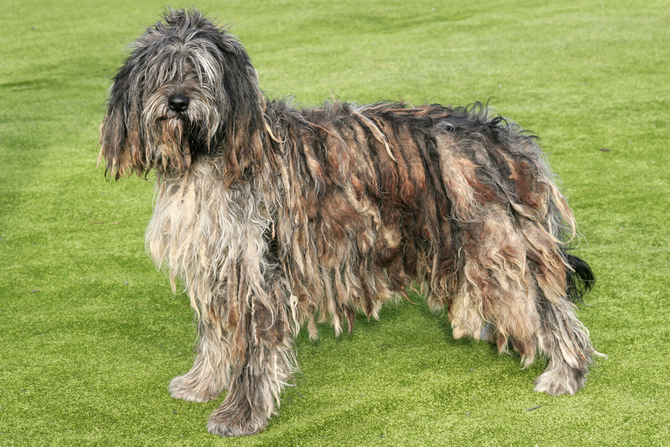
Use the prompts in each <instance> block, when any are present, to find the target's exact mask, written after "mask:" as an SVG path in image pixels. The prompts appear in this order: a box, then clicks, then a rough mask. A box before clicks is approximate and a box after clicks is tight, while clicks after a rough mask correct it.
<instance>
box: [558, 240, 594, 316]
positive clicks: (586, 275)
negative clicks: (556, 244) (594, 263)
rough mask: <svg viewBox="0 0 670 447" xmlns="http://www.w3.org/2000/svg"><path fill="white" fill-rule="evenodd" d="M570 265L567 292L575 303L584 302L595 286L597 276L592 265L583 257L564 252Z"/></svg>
mask: <svg viewBox="0 0 670 447" xmlns="http://www.w3.org/2000/svg"><path fill="white" fill-rule="evenodd" d="M563 256H564V258H565V262H566V264H567V265H568V269H567V270H568V271H567V283H568V287H567V294H568V298H570V300H571V301H572V302H573V303H582V304H584V301H583V300H582V298H583V297H584V295H586V293H588V292H589V290H591V289H592V288H593V285H594V284H595V282H596V277H595V275H594V274H593V270H591V267H590V266H589V265H588V264H587V263H586V261H584V260H583V259H581V258H578V257H577V256H573V255H571V254H568V253H565V252H564V253H563Z"/></svg>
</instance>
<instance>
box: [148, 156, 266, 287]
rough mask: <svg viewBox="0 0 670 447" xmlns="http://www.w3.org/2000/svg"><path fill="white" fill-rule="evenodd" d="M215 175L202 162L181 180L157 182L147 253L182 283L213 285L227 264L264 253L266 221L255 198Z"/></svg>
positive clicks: (249, 191)
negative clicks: (204, 281)
mask: <svg viewBox="0 0 670 447" xmlns="http://www.w3.org/2000/svg"><path fill="white" fill-rule="evenodd" d="M215 172H216V171H215V169H214V167H213V166H211V165H210V164H207V163H202V164H200V165H197V166H193V167H192V169H190V170H189V172H188V174H187V175H186V176H184V177H183V178H180V179H176V180H161V181H158V183H157V197H156V205H155V208H154V214H153V216H152V218H151V221H150V223H149V227H148V228H147V232H146V246H147V250H148V252H149V253H150V254H151V256H152V258H153V259H154V262H155V263H156V265H158V266H166V267H167V268H168V269H169V271H170V276H171V277H175V276H177V277H180V278H182V279H183V280H186V282H187V283H193V282H201V281H203V278H207V277H210V278H212V280H214V281H215V279H214V278H215V277H220V276H221V275H225V272H226V271H229V270H230V268H229V267H230V264H231V263H237V262H239V261H240V260H241V259H242V258H245V257H247V256H249V255H251V256H256V257H257V256H259V255H261V254H262V253H261V252H262V251H263V250H262V246H263V245H264V241H263V232H264V231H265V228H267V226H268V225H269V220H268V219H267V218H265V217H264V216H263V214H264V213H263V212H262V210H263V209H264V207H262V206H260V203H259V198H258V197H257V195H255V194H254V193H253V189H252V188H251V186H250V185H242V186H240V187H238V188H229V187H226V186H225V184H224V183H223V182H222V181H221V179H220V178H219V177H218V176H216V175H215ZM219 279H221V278H219ZM187 286H188V284H187Z"/></svg>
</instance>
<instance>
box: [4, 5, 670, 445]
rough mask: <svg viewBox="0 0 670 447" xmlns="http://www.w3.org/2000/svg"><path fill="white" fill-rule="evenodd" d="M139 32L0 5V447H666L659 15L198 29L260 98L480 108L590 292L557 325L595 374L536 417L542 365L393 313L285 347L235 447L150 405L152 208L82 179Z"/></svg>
mask: <svg viewBox="0 0 670 447" xmlns="http://www.w3.org/2000/svg"><path fill="white" fill-rule="evenodd" d="M190 4H191V3H189V4H188V5H190ZM188 5H187V6H188ZM163 6H164V3H163V2H158V1H146V2H145V1H142V2H140V1H136V0H135V1H126V0H117V1H114V2H107V3H102V2H100V3H97V2H93V1H86V0H84V1H82V0H76V1H74V0H59V1H53V0H43V1H35V0H21V1H18V0H3V2H2V5H0V238H1V239H0V432H1V433H0V446H37V445H63V446H69V445H100V446H107V445H109V446H124V445H127V446H137V445H156V446H171V445H175V446H181V445H191V446H200V445H221V446H227V445H231V446H232V445H235V446H238V445H239V446H246V445H254V446H296V445H299V446H373V445H380V446H388V445H397V446H431V445H436V446H441V445H458V446H461V445H462V446H467V445H472V446H489V445H490V446H498V445H510V446H535V445H538V446H552V445H574V446H584V445H627V446H631V445H632V446H638V445H639V446H651V445H668V443H669V442H670V441H668V439H670V411H669V410H668V408H670V297H669V293H670V292H669V291H670V250H669V247H670V225H669V224H668V218H669V217H670V216H669V214H670V181H669V180H670V169H669V168H670V166H669V164H670V159H669V158H670V157H669V151H668V137H669V133H668V132H669V118H670V33H669V32H668V29H669V26H670V7H669V5H668V2H667V1H656V0H646V1H641V0H640V1H619V2H591V1H581V2H580V1H562V2H554V1H549V0H544V1H540V0H534V1H512V0H499V1H493V0H491V1H476V2H473V1H470V0H454V1H449V2H447V1H442V2H439V1H425V0H415V1H411V2H408V1H404V0H402V1H395V2H382V1H366V2H361V1H360V0H351V1H349V0H341V1H337V2H317V1H307V0H305V1H292V0H283V1H269V2H250V1H248V0H240V1H228V2H225V3H224V2H214V1H210V0H205V1H202V2H199V3H198V5H197V6H198V7H200V8H201V9H202V10H204V11H206V12H208V13H209V14H210V16H211V17H214V18H216V19H218V20H219V21H220V22H224V23H228V24H230V26H231V28H232V30H233V32H234V33H236V34H237V35H238V36H239V37H240V38H241V39H242V41H243V42H244V44H245V46H246V47H247V49H248V51H249V53H250V55H251V57H252V59H253V61H254V64H255V66H256V68H257V69H258V72H259V74H260V80H261V86H262V88H263V89H264V90H265V91H266V92H267V93H268V95H269V96H271V97H283V96H287V95H295V97H296V101H297V102H298V103H300V104H302V105H305V106H309V105H315V104H319V103H321V102H323V101H324V100H326V99H329V98H330V97H331V95H336V96H338V97H340V98H341V99H344V100H355V101H357V102H361V103H363V102H371V101H376V100H379V99H398V98H399V96H400V97H402V98H403V99H404V100H405V101H409V102H412V103H415V104H421V103H423V102H439V103H443V104H454V105H465V104H468V103H471V102H473V101H477V100H479V101H487V100H489V99H491V104H492V105H494V106H495V107H496V108H497V109H498V111H499V112H500V113H502V114H503V115H505V116H508V117H510V118H512V119H514V120H515V121H517V122H519V123H520V124H522V125H523V126H524V127H526V128H528V129H531V130H533V131H535V132H536V133H538V134H539V135H540V136H541V137H542V142H543V147H544V148H545V150H546V152H547V153H549V154H550V155H549V160H550V163H551V165H552V167H553V169H554V170H555V171H556V172H557V173H558V174H559V175H560V176H561V178H562V184H563V188H564V190H565V192H566V194H567V195H568V196H569V199H570V202H571V204H572V206H573V208H574V211H575V214H576V216H577V219H578V222H579V223H580V230H581V232H582V233H583V235H584V236H585V237H584V238H583V239H582V241H581V246H580V249H579V255H580V256H582V257H584V258H585V259H586V260H588V261H589V262H590V263H591V264H592V266H593V268H594V270H595V271H596V273H597V275H598V278H599V279H598V283H597V286H596V288H595V290H594V291H593V293H592V294H591V295H590V296H589V298H588V303H589V304H590V307H583V308H582V309H581V310H580V318H581V319H582V321H583V322H584V323H585V324H586V325H587V326H588V327H589V329H590V330H591V336H592V340H593V342H594V344H595V346H596V348H597V349H598V350H599V351H601V352H604V353H606V354H607V355H608V358H607V359H600V360H599V361H598V362H597V365H596V366H595V367H594V368H592V374H591V376H590V378H589V382H588V384H587V386H586V388H584V389H583V390H582V391H580V392H579V393H578V394H577V395H576V396H572V397H549V396H546V395H543V394H538V393H535V392H533V391H532V380H533V379H534V378H535V377H536V376H537V375H539V374H540V373H541V371H542V369H543V367H544V364H543V363H542V362H537V363H536V364H535V365H533V366H532V367H530V368H528V369H527V370H519V358H518V356H505V355H503V356H499V355H498V354H497V353H496V351H495V350H494V349H493V348H491V347H490V346H488V345H487V344H485V343H476V342H473V341H468V340H465V341H464V340H453V338H452V337H451V331H450V329H449V325H448V322H447V321H446V318H444V317H442V318H440V317H438V316H434V315H431V314H430V312H428V310H427V308H426V306H425V304H423V302H422V301H420V304H418V305H412V304H409V303H406V302H405V303H403V304H401V305H399V306H395V307H394V306H391V307H387V308H385V310H384V311H383V312H382V314H381V321H379V322H376V321H372V322H367V321H365V319H359V321H358V322H357V328H356V330H355V331H354V333H353V334H352V335H351V336H343V337H341V338H339V339H335V338H334V336H333V332H332V330H331V329H330V328H329V327H328V326H327V325H324V326H322V327H321V339H320V341H318V342H316V343H311V342H309V341H308V340H307V338H306V337H304V336H302V335H301V337H300V338H299V339H298V340H297V349H298V360H299V363H300V365H301V368H302V373H300V374H299V375H298V376H297V379H296V386H295V387H292V388H289V389H287V390H286V391H285V392H284V394H283V396H284V399H283V404H282V406H281V409H280V415H279V416H278V417H275V418H274V419H273V420H272V422H271V424H270V426H269V427H268V429H267V430H266V431H265V432H264V433H262V434H261V435H259V436H255V437H249V438H243V439H233V440H228V439H222V438H218V437H214V436H211V435H209V434H207V431H206V428H205V424H206V421H207V417H208V415H209V413H210V412H211V411H212V410H213V409H214V408H215V407H216V406H217V405H218V403H219V402H211V403H208V404H191V403H185V402H181V401H175V400H173V399H171V398H170V396H169V394H168V392H167V383H168V381H169V380H170V379H171V378H172V377H173V376H176V375H178V374H182V373H184V372H186V371H187V370H188V369H189V367H190V364H191V362H192V358H193V353H192V349H191V348H192V346H193V340H194V337H195V324H194V321H193V317H192V313H191V311H190V310H189V307H188V299H187V298H186V297H185V296H184V295H179V296H176V297H174V296H172V294H171V292H170V288H169V285H168V280H167V279H166V278H165V277H164V276H163V275H162V274H159V273H156V272H155V271H154V268H153V266H152V264H151V262H150V260H149V258H148V256H147V255H146V254H145V252H144V248H143V232H144V228H145V226H146V224H147V222H148V219H149V217H150V215H151V200H152V194H153V184H152V182H151V181H143V180H140V179H137V178H133V179H129V180H124V181H121V182H119V183H110V182H107V181H105V179H104V178H103V173H102V170H101V169H97V170H96V169H95V165H96V159H97V148H96V143H97V138H98V134H97V133H98V127H99V124H100V122H101V120H102V117H103V113H104V108H103V101H104V99H105V95H106V90H107V88H108V87H109V85H110V79H111V77H112V76H113V73H114V72H115V69H116V68H118V66H119V65H120V64H121V62H122V61H123V51H124V50H123V49H124V46H125V45H126V44H127V43H129V42H130V41H131V40H133V39H134V38H136V37H137V36H138V35H139V34H140V33H141V32H142V31H143V29H144V27H145V26H147V25H149V24H152V23H153V22H155V21H156V20H157V19H158V18H159V16H160V13H161V11H162V8H163ZM173 6H180V5H179V4H173ZM603 148H607V149H610V151H609V152H603V151H601V150H600V149H603ZM96 222H101V223H96ZM540 405H541V407H540V408H537V409H535V410H533V411H526V410H527V409H530V408H533V407H537V406H540Z"/></svg>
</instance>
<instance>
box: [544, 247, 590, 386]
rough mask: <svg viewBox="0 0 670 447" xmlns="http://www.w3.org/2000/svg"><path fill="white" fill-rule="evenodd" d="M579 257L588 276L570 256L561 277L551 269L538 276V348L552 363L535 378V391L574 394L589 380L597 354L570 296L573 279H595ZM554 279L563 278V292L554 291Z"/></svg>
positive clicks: (559, 279)
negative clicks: (574, 267) (572, 262)
mask: <svg viewBox="0 0 670 447" xmlns="http://www.w3.org/2000/svg"><path fill="white" fill-rule="evenodd" d="M568 258H570V257H568ZM572 259H577V258H574V257H573V258H572ZM579 261H580V262H581V263H582V264H581V265H582V266H585V270H583V271H586V272H587V274H586V278H585V277H584V276H582V274H583V273H580V272H579V270H577V271H575V270H573V268H572V265H571V263H570V262H569V260H568V261H567V262H566V268H565V270H566V272H565V273H566V274H565V275H560V274H558V275H555V276H558V277H559V278H558V279H556V278H552V274H551V272H545V274H543V275H537V276H536V277H537V278H538V280H537V283H538V285H539V288H538V295H539V296H540V299H539V300H538V304H537V306H538V311H539V313H540V318H541V324H540V330H539V331H538V341H539V349H540V352H541V353H543V354H545V355H547V356H548V357H549V365H548V366H547V369H546V370H545V371H544V373H542V375H541V376H540V377H538V378H537V379H536V380H535V384H536V386H535V391H544V392H546V393H547V394H552V395H558V394H566V393H567V394H575V393H576V392H577V391H579V389H580V388H582V387H583V386H584V383H585V382H586V376H587V374H588V366H589V365H590V364H592V363H593V355H594V354H598V353H597V352H596V351H595V350H594V349H593V346H592V345H591V341H590V340H589V331H588V329H586V327H584V325H583V324H582V323H581V321H579V320H578V319H577V315H576V312H575V311H576V306H575V305H574V304H573V303H572V302H571V301H569V299H568V298H569V296H570V295H571V292H572V291H571V290H570V288H572V287H574V282H576V281H584V282H586V281H593V275H592V273H591V270H590V268H589V267H588V266H587V265H586V264H585V263H583V261H581V260H579ZM552 280H553V281H557V280H558V281H561V280H562V283H561V289H562V292H563V293H560V294H556V293H554V292H555V288H554V287H551V286H550V283H551V282H552ZM588 287H590V284H589V283H588V282H587V283H586V288H587V289H588Z"/></svg>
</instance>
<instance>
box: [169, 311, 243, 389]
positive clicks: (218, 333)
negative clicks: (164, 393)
mask: <svg viewBox="0 0 670 447" xmlns="http://www.w3.org/2000/svg"><path fill="white" fill-rule="evenodd" d="M198 335H199V339H198V345H197V347H196V352H197V354H196V358H195V362H194V363H193V368H191V370H190V371H189V372H188V373H186V374H184V375H183V376H179V377H175V378H174V379H172V380H171V381H170V386H169V390H170V394H171V395H172V397H174V398H175V399H181V400H185V401H187V402H207V401H210V400H212V399H214V398H216V397H218V396H219V395H220V394H221V392H222V391H223V390H224V389H225V388H226V387H227V386H228V382H229V379H230V361H229V358H230V343H229V341H228V339H227V338H228V337H229V334H228V333H227V331H226V330H225V329H222V328H221V326H220V324H212V323H209V322H204V321H202V319H201V321H200V322H199V323H198Z"/></svg>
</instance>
